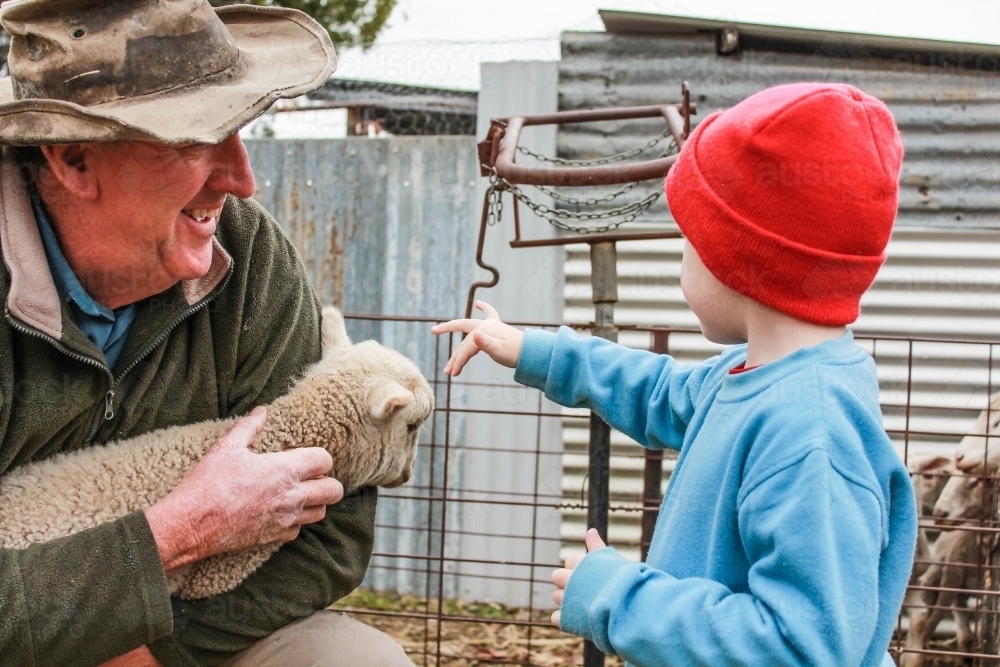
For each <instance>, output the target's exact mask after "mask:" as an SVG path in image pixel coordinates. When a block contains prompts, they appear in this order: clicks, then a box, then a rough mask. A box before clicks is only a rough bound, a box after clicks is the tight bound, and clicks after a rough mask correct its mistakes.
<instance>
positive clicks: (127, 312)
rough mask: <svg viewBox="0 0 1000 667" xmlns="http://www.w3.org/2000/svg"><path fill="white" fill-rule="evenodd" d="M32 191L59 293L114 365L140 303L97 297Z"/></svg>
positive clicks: (86, 332)
mask: <svg viewBox="0 0 1000 667" xmlns="http://www.w3.org/2000/svg"><path fill="white" fill-rule="evenodd" d="M28 192H29V194H30V195H31V207H32V208H33V209H34V211H35V220H37V221H38V231H39V232H40V233H41V236H42V245H43V246H45V257H46V258H47V259H48V261H49V270H50V271H51V272H52V279H53V281H54V282H55V284H56V292H58V293H59V298H60V299H62V300H63V301H64V302H65V303H67V304H69V307H70V311H71V312H72V313H73V320H74V322H76V326H78V327H79V328H80V331H82V332H83V334H84V335H85V336H86V337H87V338H89V339H90V340H91V341H92V342H93V343H94V345H96V346H97V347H99V348H101V350H102V351H103V352H104V358H105V360H106V361H107V364H108V368H114V367H115V362H117V361H118V357H119V355H121V352H122V348H123V347H124V346H125V338H126V336H127V335H128V330H129V328H130V327H131V326H132V322H134V321H135V314H136V310H137V309H136V304H134V303H132V304H129V305H127V306H122V307H121V308H117V309H115V310H111V309H110V308H107V307H105V306H102V305H101V304H99V303H97V302H96V301H94V298H93V297H92V296H90V295H89V294H88V293H87V290H85V289H84V288H83V285H81V284H80V280H79V279H78V278H77V277H76V274H75V273H73V269H71V268H70V266H69V262H67V261H66V256H65V255H63V252H62V249H61V248H60V247H59V239H57V238H56V234H55V231H54V230H53V229H52V223H51V222H50V221H49V216H48V213H47V212H46V211H45V206H44V205H43V204H42V200H41V198H40V197H39V196H38V190H37V189H36V188H35V187H34V186H33V185H30V186H29V187H28Z"/></svg>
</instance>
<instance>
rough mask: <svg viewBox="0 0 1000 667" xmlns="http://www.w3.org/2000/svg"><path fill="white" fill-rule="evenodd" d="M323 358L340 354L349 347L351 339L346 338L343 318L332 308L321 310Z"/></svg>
mask: <svg viewBox="0 0 1000 667" xmlns="http://www.w3.org/2000/svg"><path fill="white" fill-rule="evenodd" d="M321 329H322V332H323V334H322V341H323V357H324V358H326V357H329V356H331V355H335V354H340V353H341V352H345V351H347V349H348V348H350V347H351V339H350V338H348V337H347V327H346V326H345V325H344V316H343V315H341V314H340V311H339V310H337V309H336V308H334V307H333V306H327V307H326V308H324V309H323V323H322V327H321Z"/></svg>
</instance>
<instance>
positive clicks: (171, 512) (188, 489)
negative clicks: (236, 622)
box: [146, 407, 344, 573]
mask: <svg viewBox="0 0 1000 667" xmlns="http://www.w3.org/2000/svg"><path fill="white" fill-rule="evenodd" d="M266 420H267V411H266V410H265V409H264V408H262V407H258V408H256V409H254V411H253V412H251V413H250V414H249V415H247V416H246V417H243V418H242V419H240V420H239V421H237V422H236V423H235V424H234V425H233V427H232V428H231V429H230V430H229V433H227V434H226V435H225V436H223V437H222V438H221V439H220V440H219V441H218V442H217V443H215V444H214V445H213V446H212V448H211V449H210V450H208V453H206V454H205V456H204V457H203V458H202V459H201V461H199V462H198V464H197V465H195V467H194V468H192V469H191V470H190V471H189V472H188V473H187V475H185V476H184V478H183V479H182V480H181V482H180V484H178V485H177V487H176V488H175V489H174V490H173V491H171V492H170V493H169V494H168V495H167V496H166V497H165V498H163V499H162V500H160V501H159V502H158V503H156V504H155V505H153V506H152V507H150V508H149V509H147V510H146V519H147V520H148V521H149V527H150V529H151V530H152V532H153V537H154V539H155V540H156V545H157V547H158V548H159V551H160V557H161V558H162V559H163V567H164V569H165V570H166V571H167V572H168V573H169V572H170V571H172V570H174V569H176V568H178V567H181V566H183V565H187V564H188V563H192V562H194V561H198V560H201V559H203V558H207V557H209V556H212V555H214V554H218V553H224V552H227V551H237V550H240V549H246V548H248V547H253V546H257V545H262V544H269V543H271V542H288V541H289V540H293V539H295V537H296V536H298V534H299V528H300V526H302V525H303V524H307V523H314V522H316V521H320V520H321V519H323V517H325V516H326V506H327V505H332V504H334V503H337V502H340V500H341V499H342V498H343V497H344V487H343V486H342V485H341V483H340V482H338V481H337V480H335V479H333V478H331V477H325V475H326V473H328V472H329V471H330V469H331V468H332V467H333V458H332V457H331V456H330V454H329V452H327V451H326V450H324V449H321V448H319V447H303V448H301V449H292V450H286V451H283V452H276V453H269V454H254V453H253V452H251V451H249V450H248V449H247V447H248V446H249V445H250V444H251V443H252V442H253V441H254V438H256V437H257V435H258V434H260V432H261V431H262V430H264V423H265V421H266Z"/></svg>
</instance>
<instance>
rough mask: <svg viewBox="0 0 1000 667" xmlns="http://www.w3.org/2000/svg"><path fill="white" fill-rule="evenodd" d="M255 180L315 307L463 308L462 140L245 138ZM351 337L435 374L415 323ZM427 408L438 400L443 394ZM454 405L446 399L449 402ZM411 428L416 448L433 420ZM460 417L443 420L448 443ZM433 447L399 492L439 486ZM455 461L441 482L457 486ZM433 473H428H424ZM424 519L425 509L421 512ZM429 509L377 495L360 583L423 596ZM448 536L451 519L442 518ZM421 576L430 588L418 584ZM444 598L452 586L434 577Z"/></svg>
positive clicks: (369, 324) (434, 429)
mask: <svg viewBox="0 0 1000 667" xmlns="http://www.w3.org/2000/svg"><path fill="white" fill-rule="evenodd" d="M247 149H248V151H249V154H250V161H251V164H252V165H253V169H254V175H255V176H256V179H257V193H256V198H257V200H258V201H260V202H261V203H262V204H263V205H264V207H265V208H266V209H267V210H268V211H270V212H271V213H272V215H274V217H275V218H276V219H277V220H278V222H279V223H280V224H281V226H282V228H283V229H284V230H285V232H286V233H287V234H288V235H289V237H290V238H291V239H292V241H293V243H294V244H295V246H296V248H297V249H298V251H299V253H300V254H301V255H302V257H303V260H304V261H305V264H306V268H307V270H308V272H309V275H310V278H311V280H312V282H313V286H314V287H315V288H316V290H317V292H318V293H319V295H320V299H321V300H322V302H323V303H324V304H330V303H333V304H336V305H337V306H339V307H340V308H341V309H342V310H343V311H344V312H349V313H350V312H353V313H365V314H386V315H395V316H407V315H415V316H448V315H453V314H459V313H461V312H462V310H463V309H464V307H465V293H466V289H467V288H468V285H469V282H470V281H471V276H472V264H473V259H474V257H475V245H474V244H475V235H474V229H473V228H472V226H471V225H470V224H468V221H469V220H470V219H471V217H472V216H473V211H474V208H475V207H474V205H473V200H474V195H475V186H476V181H477V180H478V167H477V165H476V158H475V144H474V142H473V140H472V138H471V137H414V138H409V137H406V138H402V137H399V138H391V139H362V138H358V139H333V140H309V141H275V140H256V141H248V142H247ZM347 325H348V333H349V334H350V335H351V338H352V339H353V340H355V341H358V340H366V339H375V340H379V341H380V342H382V343H383V344H385V345H387V346H390V347H393V348H395V349H397V350H399V351H400V352H402V353H404V354H405V355H407V356H408V357H410V358H411V359H413V360H414V361H415V362H416V363H417V365H418V366H419V367H420V369H421V371H422V372H423V373H424V375H425V376H426V377H428V378H433V377H436V376H437V373H438V371H439V369H438V368H437V367H436V362H438V363H439V365H441V366H443V363H444V362H443V360H442V359H436V358H435V352H436V350H435V345H436V341H435V338H434V337H433V336H432V335H431V334H430V331H429V329H430V325H429V324H427V323H423V322H420V323H416V322H413V323H408V322H378V321H360V320H349V321H348V323H347ZM438 401H439V402H440V403H443V389H442V390H441V391H439V395H438ZM460 403H461V399H458V400H455V401H453V407H457V405H458V404H460ZM436 420H437V422H436V424H435V425H433V426H428V427H425V428H424V429H423V430H422V443H423V444H424V445H426V444H427V443H428V442H429V441H430V439H431V437H432V433H436V434H437V436H436V437H440V434H441V433H442V432H443V430H444V426H443V422H444V419H443V417H442V416H441V415H440V414H439V415H438V416H437V417H436ZM463 433H464V419H463V417H462V416H461V415H458V416H452V418H451V435H452V438H453V442H461V439H462V438H463ZM444 469H445V466H444V465H443V450H442V449H441V448H431V447H427V446H424V447H422V448H421V452H420V455H419V456H418V459H417V465H416V469H415V471H414V476H413V479H412V480H411V482H410V486H409V487H407V489H414V491H413V493H414V494H417V495H421V494H423V495H426V494H428V493H430V492H431V490H432V489H440V488H441V487H442V482H443V479H442V472H443V470H444ZM462 474H463V470H462V468H461V466H452V467H451V468H450V470H449V478H450V479H449V480H448V486H449V487H453V488H454V487H459V488H460V487H461V486H462V478H461V477H462ZM432 477H433V478H432ZM430 512H433V514H429V513H430ZM440 512H441V503H427V502H412V501H411V502H405V501H400V500H393V499H389V498H387V497H383V498H382V499H381V500H380V501H379V506H378V516H377V518H376V523H377V525H378V530H377V531H376V543H375V551H376V553H388V554H397V553H403V554H418V555H424V556H425V557H424V558H423V559H398V558H388V557H379V556H376V557H375V558H373V561H372V567H371V568H370V569H369V572H368V577H367V578H366V580H365V585H366V586H369V587H374V588H379V589H384V590H396V591H399V592H413V593H418V594H424V593H426V591H428V590H431V591H436V590H437V587H438V579H437V576H436V572H437V569H436V567H435V568H429V567H428V564H429V561H428V560H427V559H426V556H436V555H438V554H440V553H441V547H442V544H441V542H440V540H439V536H440V532H432V531H431V530H428V529H427V527H428V526H433V527H434V528H439V527H440ZM447 518H448V526H449V529H454V528H455V527H457V525H458V524H457V521H458V517H456V516H455V515H454V513H453V514H452V515H449V516H448V517H447ZM428 578H430V581H428ZM449 586H450V590H446V591H445V595H446V596H448V597H455V596H456V591H457V588H458V582H457V580H455V579H454V578H452V579H450V580H447V581H446V588H447V587H449Z"/></svg>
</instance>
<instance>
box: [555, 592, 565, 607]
mask: <svg viewBox="0 0 1000 667" xmlns="http://www.w3.org/2000/svg"><path fill="white" fill-rule="evenodd" d="M565 594H566V591H565V590H564V589H562V588H557V589H555V590H554V591H552V601H553V602H555V603H556V606H557V607H561V606H562V601H563V595H565Z"/></svg>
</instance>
